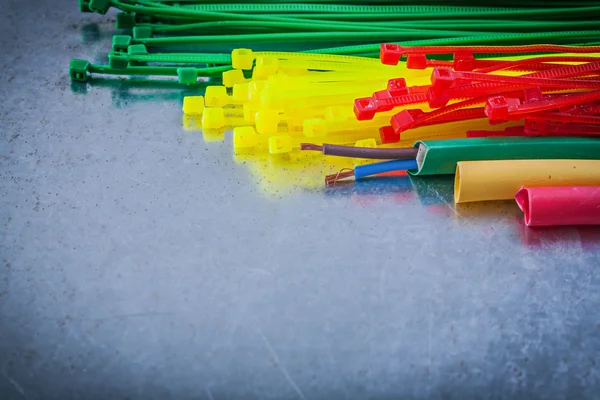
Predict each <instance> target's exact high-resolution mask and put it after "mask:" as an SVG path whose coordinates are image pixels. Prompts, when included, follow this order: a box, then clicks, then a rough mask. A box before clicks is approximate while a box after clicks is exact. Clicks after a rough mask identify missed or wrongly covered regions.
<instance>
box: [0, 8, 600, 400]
mask: <svg viewBox="0 0 600 400" xmlns="http://www.w3.org/2000/svg"><path fill="white" fill-rule="evenodd" d="M2 4H3V11H2V13H1V14H0V33H1V35H0V46H1V49H0V50H1V53H0V54H2V56H1V57H2V58H1V60H2V61H1V65H2V73H1V74H0V96H1V105H0V107H1V108H0V124H1V125H0V127H1V142H0V167H1V169H0V179H1V180H0V261H1V264H0V399H3V400H12V399H28V400H34V399H166V398H176V399H209V400H212V399H214V400H220V399H287V398H289V399H294V398H295V399H333V398H342V399H401V398H402V399H407V398H411V399H426V398H432V399H470V398H490V399H501V398H551V399H563V398H571V399H582V398H599V397H600V311H599V310H598V305H599V300H600V273H599V272H598V267H599V266H600V252H599V251H600V245H599V243H600V230H598V229H596V228H564V229H563V228H561V229H546V230H527V229H526V228H524V227H523V224H522V222H521V218H522V216H521V214H520V212H519V211H518V210H517V208H516V206H514V205H513V204H511V203H510V202H508V203H496V204H494V203H488V204H483V205H472V206H467V207H461V208H459V209H455V207H454V205H453V204H452V202H451V195H452V193H451V191H452V183H451V180H449V179H436V178H434V179H428V180H424V181H418V182H411V181H410V180H408V179H407V178H402V177H400V178H389V179H384V180H380V181H368V182H364V183H361V184H357V185H355V186H350V187H344V188H338V189H336V190H324V189H322V188H321V187H320V185H319V184H320V178H318V177H320V175H321V173H322V172H323V171H321V170H319V169H316V170H315V169H311V168H310V167H305V168H301V169H300V172H301V173H302V176H303V179H299V180H298V179H295V177H297V175H295V173H294V168H293V167H290V165H291V164H293V162H292V161H293V160H292V161H290V160H283V161H282V160H273V159H267V160H263V162H264V163H265V165H266V167H271V168H273V169H274V171H279V172H275V174H276V176H275V177H274V176H273V175H272V174H271V175H266V174H260V173H256V169H257V165H259V162H258V161H252V160H250V161H247V162H246V163H241V162H239V160H234V159H233V158H232V156H231V154H232V150H231V144H230V140H226V141H225V142H220V143H219V142H205V140H204V138H203V135H202V134H201V133H198V132H189V131H185V130H184V129H182V127H181V122H182V121H181V111H180V107H181V100H182V96H183V94H184V92H183V91H182V90H181V89H180V88H178V87H177V85H162V86H160V87H159V88H158V89H156V88H154V87H152V86H144V85H143V84H139V83H136V82H135V81H132V80H118V79H117V80H103V81H94V82H92V83H91V84H74V85H71V83H70V81H69V78H68V76H67V66H68V62H69V59H70V58H71V57H79V58H86V59H91V60H101V59H102V58H101V57H102V54H105V53H106V51H107V50H108V47H109V42H110V36H111V35H112V33H113V28H112V25H113V24H112V22H111V20H112V18H114V15H112V14H111V15H109V16H106V17H101V16H98V15H93V14H79V13H78V11H77V7H76V2H75V1H74V0H60V1H53V2H49V1H48V2H40V1H33V0H31V1H18V0H9V1H3V2H2ZM278 163H283V164H286V163H287V164H290V165H288V166H286V165H287V164H286V165H284V168H278V167H277V165H278ZM325 169H326V168H325ZM315 179H316V180H317V183H314V182H315Z"/></svg>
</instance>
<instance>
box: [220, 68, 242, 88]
mask: <svg viewBox="0 0 600 400" xmlns="http://www.w3.org/2000/svg"><path fill="white" fill-rule="evenodd" d="M245 82H247V80H246V78H245V77H244V73H243V72H242V70H241V69H232V70H229V71H225V72H223V86H225V87H227V88H232V87H233V86H234V85H236V84H238V83H245Z"/></svg>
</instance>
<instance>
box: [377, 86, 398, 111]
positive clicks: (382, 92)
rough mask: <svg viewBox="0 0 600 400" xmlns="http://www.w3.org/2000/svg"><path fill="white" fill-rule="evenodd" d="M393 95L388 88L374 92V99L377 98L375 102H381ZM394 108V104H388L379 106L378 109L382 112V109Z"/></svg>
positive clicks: (389, 109)
mask: <svg viewBox="0 0 600 400" xmlns="http://www.w3.org/2000/svg"><path fill="white" fill-rule="evenodd" d="M392 97H393V96H392V94H391V93H390V92H389V91H388V90H379V91H377V92H374V93H373V99H374V100H375V103H379V102H381V101H382V100H386V99H391V98H392ZM393 109H394V106H393V105H387V106H380V105H378V106H377V111H378V112H381V111H391V110H393Z"/></svg>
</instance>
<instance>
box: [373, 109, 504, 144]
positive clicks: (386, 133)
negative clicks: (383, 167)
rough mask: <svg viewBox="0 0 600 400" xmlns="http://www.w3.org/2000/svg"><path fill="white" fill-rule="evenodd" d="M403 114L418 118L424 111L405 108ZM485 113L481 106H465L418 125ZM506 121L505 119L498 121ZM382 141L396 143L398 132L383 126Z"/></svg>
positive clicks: (478, 117)
mask: <svg viewBox="0 0 600 400" xmlns="http://www.w3.org/2000/svg"><path fill="white" fill-rule="evenodd" d="M405 111H406V113H405V114H404V115H405V116H406V118H408V119H409V120H410V119H412V120H413V121H414V120H418V119H419V118H420V117H421V116H422V115H424V114H425V113H424V112H423V111H422V110H405ZM485 117H486V115H485V113H484V112H483V108H466V109H461V110H456V111H452V112H450V113H447V114H445V115H442V116H440V117H438V118H432V119H430V120H428V121H427V122H423V123H420V124H419V125H418V127H419V128H420V127H423V126H431V125H441V124H449V123H452V122H459V121H467V120H472V119H480V118H485ZM498 122H506V121H498ZM379 134H380V136H381V141H382V143H396V142H399V141H400V135H401V133H400V132H396V131H395V130H394V128H393V126H384V127H382V128H380V129H379Z"/></svg>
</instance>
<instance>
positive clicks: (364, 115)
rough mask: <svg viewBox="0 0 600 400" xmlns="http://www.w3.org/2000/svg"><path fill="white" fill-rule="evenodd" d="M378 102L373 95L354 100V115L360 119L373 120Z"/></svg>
mask: <svg viewBox="0 0 600 400" xmlns="http://www.w3.org/2000/svg"><path fill="white" fill-rule="evenodd" d="M377 109H378V108H377V103H376V102H375V100H374V99H373V98H372V97H364V98H362V99H356V100H354V115H356V119H357V120H359V121H367V120H371V119H373V118H374V117H375V114H376V113H377Z"/></svg>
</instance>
